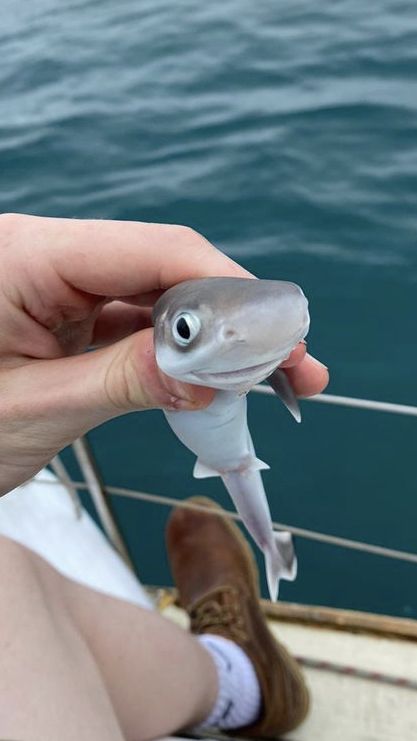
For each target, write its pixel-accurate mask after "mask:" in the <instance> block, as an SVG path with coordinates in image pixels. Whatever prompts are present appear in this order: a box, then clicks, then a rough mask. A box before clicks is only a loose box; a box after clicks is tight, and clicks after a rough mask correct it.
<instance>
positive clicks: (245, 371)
mask: <svg viewBox="0 0 417 741" xmlns="http://www.w3.org/2000/svg"><path fill="white" fill-rule="evenodd" d="M277 365H278V363H277V361H276V360H269V361H268V362H267V363H260V364H259V365H250V366H247V367H246V368H236V369H235V370H230V371H212V372H208V371H194V373H193V375H195V376H196V377H198V379H199V381H203V382H206V383H207V384H208V385H210V383H213V382H214V381H219V382H223V381H234V380H240V379H242V378H244V379H248V380H250V379H251V378H252V377H255V382H256V380H257V379H258V378H259V377H262V376H263V378H266V377H267V376H269V375H270V373H272V371H273V370H275V368H276V367H277Z"/></svg>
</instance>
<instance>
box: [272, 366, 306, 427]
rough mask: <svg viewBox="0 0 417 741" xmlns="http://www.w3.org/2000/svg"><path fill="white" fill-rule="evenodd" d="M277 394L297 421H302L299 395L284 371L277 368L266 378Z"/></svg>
mask: <svg viewBox="0 0 417 741" xmlns="http://www.w3.org/2000/svg"><path fill="white" fill-rule="evenodd" d="M266 380H267V382H268V383H269V385H270V386H271V388H273V389H274V391H275V393H276V395H277V396H278V398H279V399H281V401H282V403H283V404H285V406H286V407H287V409H288V411H289V412H290V413H291V414H292V416H293V417H294V419H295V421H296V422H301V412H300V407H299V405H298V401H297V397H296V395H295V394H294V391H293V390H292V387H291V384H290V382H289V380H288V378H287V376H286V375H285V373H284V371H283V370H281V369H280V368H276V369H275V370H274V372H273V373H271V375H270V376H268V378H267V379H266Z"/></svg>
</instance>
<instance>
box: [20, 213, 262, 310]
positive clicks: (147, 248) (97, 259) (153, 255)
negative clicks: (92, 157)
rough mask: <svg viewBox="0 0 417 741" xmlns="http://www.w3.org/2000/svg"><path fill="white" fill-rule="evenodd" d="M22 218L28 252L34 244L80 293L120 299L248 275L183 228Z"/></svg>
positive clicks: (188, 229) (63, 277)
mask: <svg viewBox="0 0 417 741" xmlns="http://www.w3.org/2000/svg"><path fill="white" fill-rule="evenodd" d="M24 218H25V219H27V221H28V229H29V232H30V238H31V245H32V249H33V246H34V245H33V242H34V240H35V242H37V244H35V246H36V248H38V249H39V250H42V251H43V252H45V251H46V252H47V253H48V258H49V260H50V262H51V263H52V265H53V266H54V268H55V270H56V271H57V273H58V274H59V276H60V277H61V278H62V279H63V280H65V281H66V282H67V283H69V284H70V285H71V286H73V287H74V288H76V289H78V290H80V291H84V292H86V293H90V294H94V295H101V296H120V297H122V296H129V295H134V294H138V293H146V292H148V291H153V290H155V289H162V290H164V289H166V288H169V287H170V286H173V285H175V284H176V283H179V282H180V281H184V280H188V279H191V278H203V277H211V276H218V275H222V276H223V275H224V276H231V277H240V278H253V277H254V276H253V275H251V273H248V272H247V271H246V270H245V269H244V268H242V267H241V266H240V265H238V264H237V263H235V262H234V261H233V260H231V259H230V258H229V257H227V255H224V254H223V253H222V252H220V251H219V250H217V249H216V248H215V247H214V246H213V245H212V244H211V243H210V242H208V241H207V240H206V239H205V238H204V237H202V236H201V235H200V234H198V233H197V232H195V231H194V230H193V229H190V228H189V227H185V226H177V225H171V224H149V223H144V222H132V221H96V220H78V219H53V218H41V217H36V216H29V217H24Z"/></svg>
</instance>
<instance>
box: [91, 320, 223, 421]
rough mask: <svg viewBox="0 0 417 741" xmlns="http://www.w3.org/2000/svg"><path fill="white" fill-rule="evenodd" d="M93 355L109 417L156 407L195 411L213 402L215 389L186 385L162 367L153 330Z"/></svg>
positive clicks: (97, 380) (98, 388)
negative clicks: (158, 358) (159, 366)
mask: <svg viewBox="0 0 417 741" xmlns="http://www.w3.org/2000/svg"><path fill="white" fill-rule="evenodd" d="M88 355H90V356H91V355H92V354H91V353H89V354H87V356H83V359H84V358H86V357H88ZM93 355H94V356H95V357H94V361H95V362H94V365H96V366H97V370H100V374H101V378H99V375H100V374H97V375H96V374H94V373H93V376H94V378H95V383H96V384H98V386H97V391H98V393H99V394H100V393H101V394H102V400H101V403H103V404H104V406H105V407H107V414H108V415H109V416H115V415H118V414H123V413H124V412H131V411H133V410H140V409H152V408H164V409H171V410H175V409H178V410H179V409H183V410H195V409H200V408H203V407H205V406H207V405H208V404H209V403H210V402H211V400H212V399H213V396H214V391H213V390H212V389H208V388H204V387H202V386H194V385H191V384H188V383H182V382H181V381H177V380H175V379H174V378H171V377H170V376H167V375H165V373H163V372H162V371H161V370H160V369H159V368H158V366H157V364H156V360H155V352H154V344H153V329H151V328H148V329H144V330H142V331H141V332H137V333H136V334H134V335H131V336H129V337H127V338H126V339H124V340H122V341H121V342H118V343H116V344H114V345H112V346H110V347H107V348H105V349H104V350H99V351H97V352H96V353H94V354H93ZM92 360H93V359H92Z"/></svg>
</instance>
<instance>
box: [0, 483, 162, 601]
mask: <svg viewBox="0 0 417 741" xmlns="http://www.w3.org/2000/svg"><path fill="white" fill-rule="evenodd" d="M0 535H4V536H6V537H8V538H11V539H12V540H15V541H17V542H18V543H21V544H22V545H24V546H26V547H27V548H30V549H31V550H32V551H34V552H35V553H37V554H38V555H39V556H41V557H42V558H44V559H45V560H46V561H48V562H49V563H50V564H51V566H53V567H54V568H55V569H57V571H59V572H61V573H62V574H64V575H65V576H66V577H68V578H70V579H73V580H74V581H77V582H79V583H80V584H84V585H85V586H87V587H90V588H91V589H95V590H97V591H99V592H104V593H105V594H109V595H111V596H113V597H118V598H119V599H124V600H127V601H128V602H132V603H134V604H137V605H140V606H141V607H148V608H152V607H153V604H152V602H151V599H150V598H149V596H148V595H147V593H146V592H145V590H144V589H143V587H142V586H141V584H140V582H139V581H138V580H137V578H136V576H135V575H134V574H132V572H131V571H130V569H129V568H128V567H127V566H126V564H125V563H124V561H123V560H122V558H121V557H120V556H119V555H118V553H116V551H115V550H114V548H113V547H112V546H111V545H110V544H109V542H108V541H107V539H106V538H105V536H104V535H103V533H102V532H101V530H100V529H99V528H98V527H97V525H96V524H95V522H94V521H93V520H92V518H91V517H90V515H89V514H88V512H86V511H85V510H84V509H82V510H81V516H80V515H77V512H76V509H75V506H74V502H73V501H72V499H71V497H70V496H69V494H68V492H67V490H66V489H65V487H64V486H63V485H62V484H61V483H60V482H59V481H58V479H57V478H56V476H55V475H54V474H53V473H51V472H50V471H48V470H47V469H44V470H43V471H41V472H40V473H39V474H38V475H37V476H35V478H34V479H32V480H31V481H29V482H28V483H26V484H23V485H22V486H19V487H18V488H17V489H14V490H13V491H11V492H10V493H9V494H6V495H5V496H3V497H1V498H0Z"/></svg>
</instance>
